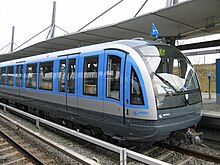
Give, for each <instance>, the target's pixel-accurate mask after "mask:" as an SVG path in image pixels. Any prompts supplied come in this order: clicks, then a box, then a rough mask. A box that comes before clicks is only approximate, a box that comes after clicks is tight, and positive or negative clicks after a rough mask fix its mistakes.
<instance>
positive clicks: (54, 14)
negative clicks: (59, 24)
mask: <svg viewBox="0 0 220 165" xmlns="http://www.w3.org/2000/svg"><path fill="white" fill-rule="evenodd" d="M55 16H56V2H53V15H52V22H51V29H50V31H49V34H48V37H47V39H50V38H54V34H55Z"/></svg>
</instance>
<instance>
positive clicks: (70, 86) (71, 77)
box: [67, 59, 76, 93]
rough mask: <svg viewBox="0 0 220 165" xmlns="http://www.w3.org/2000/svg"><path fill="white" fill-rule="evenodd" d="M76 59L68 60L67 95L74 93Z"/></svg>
mask: <svg viewBox="0 0 220 165" xmlns="http://www.w3.org/2000/svg"><path fill="white" fill-rule="evenodd" d="M75 69H76V59H70V60H69V64H68V78H67V81H68V93H75Z"/></svg>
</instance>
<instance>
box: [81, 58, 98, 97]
mask: <svg viewBox="0 0 220 165" xmlns="http://www.w3.org/2000/svg"><path fill="white" fill-rule="evenodd" d="M97 86H98V57H97V56H93V57H85V59H84V79H83V94H84V95H93V96H97V95H98V92H97V91H98V88H97Z"/></svg>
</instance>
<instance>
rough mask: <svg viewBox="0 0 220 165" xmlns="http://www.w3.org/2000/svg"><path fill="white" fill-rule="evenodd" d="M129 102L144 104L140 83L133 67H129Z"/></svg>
mask: <svg viewBox="0 0 220 165" xmlns="http://www.w3.org/2000/svg"><path fill="white" fill-rule="evenodd" d="M130 102H131V104H135V105H144V99H143V93H142V89H141V84H140V81H139V78H138V76H137V73H136V72H135V70H134V68H133V67H131V78H130Z"/></svg>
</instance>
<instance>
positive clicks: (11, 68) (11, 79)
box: [7, 66, 14, 86]
mask: <svg viewBox="0 0 220 165" xmlns="http://www.w3.org/2000/svg"><path fill="white" fill-rule="evenodd" d="M13 84H14V66H9V67H8V74H7V85H10V86H13Z"/></svg>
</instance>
